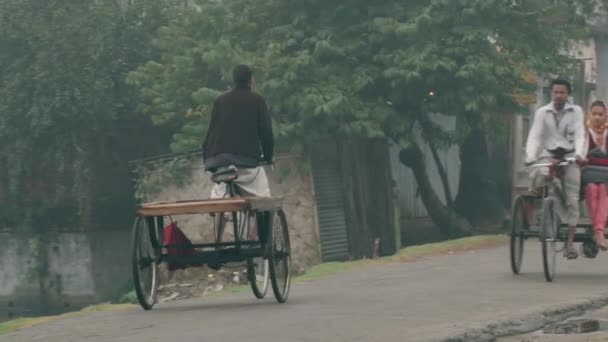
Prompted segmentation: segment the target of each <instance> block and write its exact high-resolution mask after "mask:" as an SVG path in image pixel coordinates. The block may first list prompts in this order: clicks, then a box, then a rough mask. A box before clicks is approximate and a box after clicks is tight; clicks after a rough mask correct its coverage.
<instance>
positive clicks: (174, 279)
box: [158, 264, 248, 303]
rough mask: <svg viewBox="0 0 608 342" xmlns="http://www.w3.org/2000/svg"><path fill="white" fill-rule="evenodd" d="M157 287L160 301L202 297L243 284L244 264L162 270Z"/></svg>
mask: <svg viewBox="0 0 608 342" xmlns="http://www.w3.org/2000/svg"><path fill="white" fill-rule="evenodd" d="M161 279H162V280H161V284H162V285H160V286H159V289H158V301H159V302H160V303H166V302H172V301H177V300H183V299H188V298H196V297H204V296H207V295H209V294H211V293H214V292H219V291H222V290H224V289H225V288H227V287H230V286H234V285H245V284H248V281H247V269H246V267H245V265H239V264H231V265H226V266H224V267H222V268H221V269H219V270H218V271H214V270H212V269H209V268H207V267H199V268H189V269H186V270H176V271H172V272H168V271H166V270H163V274H162V276H161Z"/></svg>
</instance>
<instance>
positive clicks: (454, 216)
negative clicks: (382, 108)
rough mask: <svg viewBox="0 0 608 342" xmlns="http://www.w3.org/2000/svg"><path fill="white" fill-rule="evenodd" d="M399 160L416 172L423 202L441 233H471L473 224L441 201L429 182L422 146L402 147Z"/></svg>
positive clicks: (448, 234) (460, 234)
mask: <svg viewBox="0 0 608 342" xmlns="http://www.w3.org/2000/svg"><path fill="white" fill-rule="evenodd" d="M399 160H400V161H401V163H402V164H403V165H405V166H407V167H409V168H410V169H411V170H412V171H413V172H414V177H415V178H416V182H417V183H418V189H419V191H420V195H421V197H422V202H423V203H424V206H425V207H426V210H427V212H428V213H429V215H430V217H431V219H432V220H433V222H434V223H435V224H436V225H437V226H438V227H439V230H440V231H441V233H442V234H444V235H446V236H448V237H458V236H465V235H470V234H471V230H472V227H471V224H470V223H469V222H468V221H467V220H466V219H465V218H463V217H462V216H461V215H459V214H458V213H456V212H455V211H454V210H453V209H452V208H451V207H448V206H445V205H444V204H443V203H441V200H440V199H439V197H438V196H437V194H436V193H435V191H434V190H433V188H432V186H431V183H430V182H429V177H428V174H427V170H426V166H425V165H424V156H423V154H422V151H421V150H420V147H419V146H418V145H417V144H414V145H412V146H411V147H409V148H407V149H402V150H401V151H400V153H399Z"/></svg>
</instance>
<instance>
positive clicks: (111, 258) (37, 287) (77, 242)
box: [0, 230, 131, 320]
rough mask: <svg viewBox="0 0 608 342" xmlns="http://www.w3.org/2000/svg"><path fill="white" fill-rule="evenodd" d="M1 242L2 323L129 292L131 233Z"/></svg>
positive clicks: (6, 237)
mask: <svg viewBox="0 0 608 342" xmlns="http://www.w3.org/2000/svg"><path fill="white" fill-rule="evenodd" d="M0 239H1V241H2V242H3V245H4V247H3V248H2V249H0V269H1V270H2V272H0V320H3V319H8V318H11V317H15V316H24V315H36V314H51V313H58V312H64V311H69V310H74V309H78V308H80V307H83V306H86V305H90V304H94V303H99V302H102V301H107V300H113V299H116V298H117V297H118V296H120V295H122V294H124V293H125V292H126V291H127V290H129V289H130V286H131V268H130V249H131V247H130V243H131V236H130V232H129V231H128V230H125V231H121V232H90V233H81V232H71V233H66V232H54V233H48V234H40V235H36V236H32V235H29V236H26V235H17V234H14V233H6V232H5V233H0Z"/></svg>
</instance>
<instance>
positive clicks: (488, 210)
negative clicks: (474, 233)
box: [454, 129, 508, 227]
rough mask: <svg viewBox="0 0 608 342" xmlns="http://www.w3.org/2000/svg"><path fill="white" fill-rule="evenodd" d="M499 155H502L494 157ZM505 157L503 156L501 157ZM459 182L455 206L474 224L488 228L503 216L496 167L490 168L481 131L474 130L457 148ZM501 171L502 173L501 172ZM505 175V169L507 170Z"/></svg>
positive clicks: (490, 161) (497, 222) (486, 145)
mask: <svg viewBox="0 0 608 342" xmlns="http://www.w3.org/2000/svg"><path fill="white" fill-rule="evenodd" d="M495 157H496V158H500V157H501V156H495ZM502 158H503V159H506V156H502ZM460 161H461V164H460V182H459V188H458V194H457V195H456V199H455V202H454V209H455V210H456V211H457V212H458V213H459V214H460V215H462V216H464V217H465V218H466V219H467V220H469V222H471V223H472V224H473V225H474V226H479V227H490V226H494V225H496V224H499V223H501V222H502V220H503V219H504V203H503V201H502V198H501V196H500V195H499V189H498V185H497V183H498V181H499V179H498V178H501V177H504V175H501V176H499V177H496V175H494V173H495V172H497V171H498V170H497V168H495V167H493V165H492V163H493V162H496V161H497V159H496V160H492V158H490V156H489V152H488V144H487V141H486V137H485V134H484V132H483V131H482V130H481V129H474V130H473V131H471V133H470V134H469V135H468V136H467V138H466V139H465V141H464V143H463V144H462V145H461V147H460ZM501 174H502V173H501ZM506 176H507V177H508V168H507V171H506Z"/></svg>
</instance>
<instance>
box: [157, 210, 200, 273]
mask: <svg viewBox="0 0 608 342" xmlns="http://www.w3.org/2000/svg"><path fill="white" fill-rule="evenodd" d="M163 245H175V246H180V247H179V248H178V247H168V248H167V254H168V255H169V256H176V257H179V256H186V255H192V254H194V252H195V251H194V247H192V242H191V241H190V239H188V237H187V236H186V234H184V232H182V230H181V229H179V227H178V226H177V222H171V223H170V224H169V225H167V226H166V227H165V228H164V230H163ZM186 267H187V266H186V265H183V264H182V265H176V264H171V263H169V264H168V268H169V271H173V270H177V269H184V268H186Z"/></svg>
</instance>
